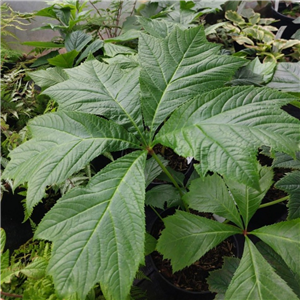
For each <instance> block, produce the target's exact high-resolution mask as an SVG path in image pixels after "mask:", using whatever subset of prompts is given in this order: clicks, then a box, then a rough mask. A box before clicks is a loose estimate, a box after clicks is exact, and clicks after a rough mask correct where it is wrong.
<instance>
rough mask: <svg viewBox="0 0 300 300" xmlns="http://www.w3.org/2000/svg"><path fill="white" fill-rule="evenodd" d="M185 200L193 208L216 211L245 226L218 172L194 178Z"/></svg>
mask: <svg viewBox="0 0 300 300" xmlns="http://www.w3.org/2000/svg"><path fill="white" fill-rule="evenodd" d="M183 200H185V202H186V203H187V204H188V205H189V207H190V208H192V209H196V210H198V211H202V212H210V213H215V214H217V215H220V216H222V217H224V218H226V219H229V220H230V221H232V222H234V223H235V224H236V225H238V226H239V227H241V228H243V223H242V220H241V217H240V214H239V212H238V210H237V208H236V205H235V203H234V201H233V199H232V197H231V196H230V195H229V193H228V189H227V187H226V185H225V183H224V181H223V179H222V178H221V177H220V176H218V175H217V174H214V175H212V176H207V177H205V178H197V179H195V180H193V181H192V182H191V185H190V187H189V192H188V193H187V194H185V195H184V197H183Z"/></svg>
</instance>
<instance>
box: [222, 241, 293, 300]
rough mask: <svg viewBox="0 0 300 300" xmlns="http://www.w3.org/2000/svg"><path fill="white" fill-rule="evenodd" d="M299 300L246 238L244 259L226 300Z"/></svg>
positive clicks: (235, 274)
mask: <svg viewBox="0 0 300 300" xmlns="http://www.w3.org/2000/svg"><path fill="white" fill-rule="evenodd" d="M232 299H239V300H250V299H251V300H252V299H255V300H266V299H272V300H282V299H290V300H297V299H298V297H297V296H296V295H295V294H294V292H293V291H292V290H291V288H290V287H289V286H288V285H287V284H286V282H285V281H284V280H283V279H282V278H280V277H279V276H278V275H277V274H276V273H275V271H274V270H273V268H272V267H271V266H270V265H269V264H268V263H267V262H266V260H265V259H264V258H263V257H262V255H261V254H260V253H259V251H258V250H257V249H256V248H255V246H254V245H253V243H252V242H251V241H250V240H249V238H248V237H246V241H245V247H244V253H243V257H242V259H241V262H240V265H239V267H238V268H237V270H236V272H235V273H234V276H233V279H232V281H231V283H230V285H229V287H228V290H227V291H226V294H225V300H232Z"/></svg>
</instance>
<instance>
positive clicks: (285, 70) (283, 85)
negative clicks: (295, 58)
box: [268, 62, 300, 92]
mask: <svg viewBox="0 0 300 300" xmlns="http://www.w3.org/2000/svg"><path fill="white" fill-rule="evenodd" d="M299 82H300V62H297V63H296V62H293V63H288V62H280V63H278V64H277V68H276V71H275V74H274V76H273V78H272V80H271V82H270V83H269V84H268V87H271V88H275V89H278V90H282V91H285V92H299Z"/></svg>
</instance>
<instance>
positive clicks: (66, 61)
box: [48, 50, 79, 68]
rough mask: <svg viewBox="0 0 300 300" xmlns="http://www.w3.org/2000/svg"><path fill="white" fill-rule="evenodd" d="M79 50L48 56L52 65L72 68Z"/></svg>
mask: <svg viewBox="0 0 300 300" xmlns="http://www.w3.org/2000/svg"><path fill="white" fill-rule="evenodd" d="M78 53H79V52H78V51H77V50H72V51H70V52H67V53H63V54H59V55H57V56H55V57H53V58H48V62H49V64H50V65H53V66H56V67H61V68H71V67H73V65H74V61H75V58H76V57H77V55H78Z"/></svg>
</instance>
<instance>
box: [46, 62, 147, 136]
mask: <svg viewBox="0 0 300 300" xmlns="http://www.w3.org/2000/svg"><path fill="white" fill-rule="evenodd" d="M65 72H66V73H67V74H68V76H69V78H70V79H69V80H66V81H64V82H62V83H59V84H57V85H55V86H52V87H50V88H48V89H46V90H45V91H44V93H45V94H47V95H49V96H50V97H52V98H53V99H54V100H55V101H57V102H58V104H59V107H60V109H63V110H71V111H82V112H86V113H90V114H97V115H102V116H105V117H106V118H108V119H111V120H113V121H115V122H116V123H118V124H120V125H123V126H124V127H126V128H127V129H128V130H129V131H133V132H135V133H136V132H138V131H140V130H141V128H142V116H141V109H140V101H139V81H138V76H139V72H138V71H137V70H136V69H133V70H130V71H124V70H122V69H120V68H119V67H118V66H117V65H107V64H104V63H100V62H99V61H97V60H91V61H86V62H85V63H83V64H82V65H80V66H79V67H76V68H72V69H70V70H65Z"/></svg>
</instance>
